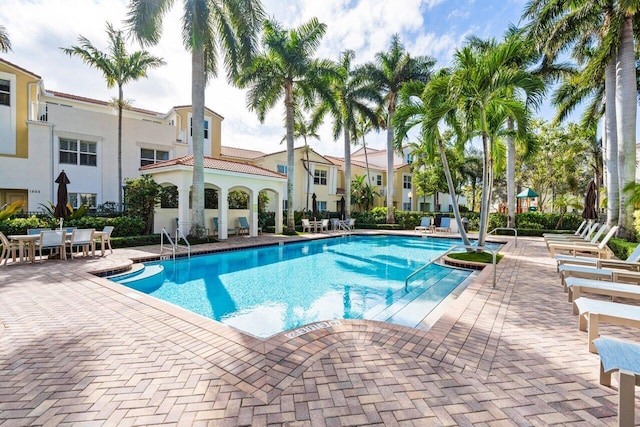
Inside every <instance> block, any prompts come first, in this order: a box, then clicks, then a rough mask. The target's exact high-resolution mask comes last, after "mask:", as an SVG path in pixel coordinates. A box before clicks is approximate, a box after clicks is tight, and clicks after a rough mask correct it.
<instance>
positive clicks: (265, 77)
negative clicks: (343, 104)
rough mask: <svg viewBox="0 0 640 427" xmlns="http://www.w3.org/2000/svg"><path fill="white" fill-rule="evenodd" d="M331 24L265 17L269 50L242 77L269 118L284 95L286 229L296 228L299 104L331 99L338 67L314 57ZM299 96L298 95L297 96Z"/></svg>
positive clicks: (253, 105) (252, 101) (252, 105)
mask: <svg viewBox="0 0 640 427" xmlns="http://www.w3.org/2000/svg"><path fill="white" fill-rule="evenodd" d="M325 32H326V25H325V24H321V23H320V22H318V20H317V19H316V18H312V19H311V20H309V21H308V22H306V23H304V24H302V25H301V26H299V27H298V28H295V29H291V30H286V29H284V28H282V26H281V25H280V24H279V23H278V22H276V21H273V20H265V21H264V35H263V39H262V44H263V46H264V49H265V50H264V52H262V53H260V54H259V55H257V56H256V57H255V58H254V60H253V62H252V64H251V66H250V67H249V68H248V69H246V70H245V72H243V73H242V75H241V76H240V77H239V78H238V83H239V84H240V85H241V86H242V87H248V88H249V92H248V93H247V103H248V107H249V109H250V110H252V111H256V112H257V114H258V119H259V120H260V121H261V122H262V121H264V118H265V115H266V114H267V112H268V111H269V110H270V109H271V108H273V107H274V106H275V105H276V103H277V102H278V101H279V100H280V99H282V98H284V107H285V126H286V129H287V200H288V203H287V233H294V232H295V220H294V216H293V208H294V207H293V202H294V194H295V193H294V178H295V175H294V151H293V140H294V117H295V108H296V106H297V105H302V106H303V107H304V108H308V107H309V106H310V105H312V103H313V102H314V101H315V100H316V99H317V98H318V97H319V98H320V99H321V100H323V102H332V99H333V97H332V94H331V92H330V88H329V84H330V79H331V78H333V77H335V76H336V75H337V73H336V72H335V70H334V68H335V67H334V65H333V63H332V62H331V61H328V60H319V59H313V55H314V54H315V51H316V50H317V48H318V46H319V44H320V41H321V39H322V37H323V36H324V34H325ZM296 97H298V98H296Z"/></svg>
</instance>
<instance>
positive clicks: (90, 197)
mask: <svg viewBox="0 0 640 427" xmlns="http://www.w3.org/2000/svg"><path fill="white" fill-rule="evenodd" d="M96 200H98V195H97V194H95V193H69V204H70V205H71V206H73V208H74V209H77V208H79V207H80V206H81V205H87V207H89V208H91V209H95V207H96V204H97V203H96Z"/></svg>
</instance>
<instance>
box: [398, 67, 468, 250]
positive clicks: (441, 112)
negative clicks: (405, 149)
mask: <svg viewBox="0 0 640 427" xmlns="http://www.w3.org/2000/svg"><path fill="white" fill-rule="evenodd" d="M452 87H453V86H452V76H451V74H450V72H449V70H440V71H439V72H438V74H437V75H436V76H435V77H434V78H433V79H432V80H431V81H430V82H429V83H428V84H426V85H425V84H423V83H420V82H413V83H409V84H407V85H405V86H404V87H403V88H402V91H401V93H400V95H401V96H400V99H401V102H400V104H399V106H398V110H397V115H396V117H395V118H394V122H393V124H394V126H396V127H397V135H396V144H397V143H399V142H401V140H403V139H404V138H405V137H406V136H407V133H408V132H409V130H410V129H412V128H413V127H415V126H419V127H420V135H421V139H420V146H421V150H422V151H423V152H424V153H425V154H427V155H433V153H434V152H435V151H436V147H437V150H438V151H439V154H440V159H441V161H442V167H443V169H444V175H445V178H446V181H447V187H448V190H449V195H450V196H451V204H452V206H453V214H454V216H455V219H456V222H457V224H458V230H460V237H461V238H462V241H463V243H464V244H465V245H469V244H470V242H469V237H468V236H467V233H466V231H465V229H464V226H463V224H462V217H461V216H460V208H459V207H458V198H457V197H456V188H455V185H454V183H453V179H452V176H451V169H450V168H449V161H448V159H447V150H446V146H445V143H444V137H443V135H442V133H441V131H440V125H441V124H442V123H444V124H446V125H448V126H449V127H450V128H452V129H454V130H456V131H457V134H458V137H459V138H458V140H459V141H460V140H462V139H463V138H464V136H463V135H462V132H461V130H460V129H461V128H460V125H459V123H458V121H457V117H456V109H457V107H458V105H457V104H456V103H455V101H456V99H455V98H454V97H453V96H452V93H451V89H452Z"/></svg>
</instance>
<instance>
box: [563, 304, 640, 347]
mask: <svg viewBox="0 0 640 427" xmlns="http://www.w3.org/2000/svg"><path fill="white" fill-rule="evenodd" d="M573 304H574V305H575V306H576V308H577V309H578V315H579V328H580V330H581V331H587V333H588V340H589V351H590V352H591V353H597V350H596V347H595V345H593V340H595V339H596V338H598V336H599V334H598V325H599V324H600V323H601V322H602V323H611V324H613V325H620V326H628V327H633V328H640V307H638V306H635V305H629V304H620V303H617V302H611V301H601V300H596V299H590V298H585V297H581V298H577V299H575V300H574V301H573Z"/></svg>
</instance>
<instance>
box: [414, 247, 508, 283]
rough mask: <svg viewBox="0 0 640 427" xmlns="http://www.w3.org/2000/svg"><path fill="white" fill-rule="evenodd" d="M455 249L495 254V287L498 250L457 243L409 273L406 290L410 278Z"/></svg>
mask: <svg viewBox="0 0 640 427" xmlns="http://www.w3.org/2000/svg"><path fill="white" fill-rule="evenodd" d="M454 249H475V250H477V249H481V250H482V251H483V252H489V253H490V254H491V255H492V256H493V262H492V264H493V287H494V288H495V287H496V251H493V250H491V249H487V248H486V247H485V246H474V245H455V246H452V247H450V248H449V249H447V250H446V251H445V252H444V253H442V254H440V255H438V256H437V257H436V258H434V259H431V260H429V262H428V263H426V264H425V265H423V266H422V267H420V268H418V269H417V270H415V271H414V272H413V273H411V274H409V275H408V276H407V278H406V279H404V290H405V292H406V291H407V290H408V289H409V280H410V279H412V278H413V277H415V276H416V275H417V274H418V273H420V272H421V271H422V270H424V269H425V268H427V267H429V266H430V265H431V264H433V263H434V262H436V261H437V260H439V259H440V258H442V257H444V256H446V255H448V254H449V253H451V252H452V251H453V250H454Z"/></svg>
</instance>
